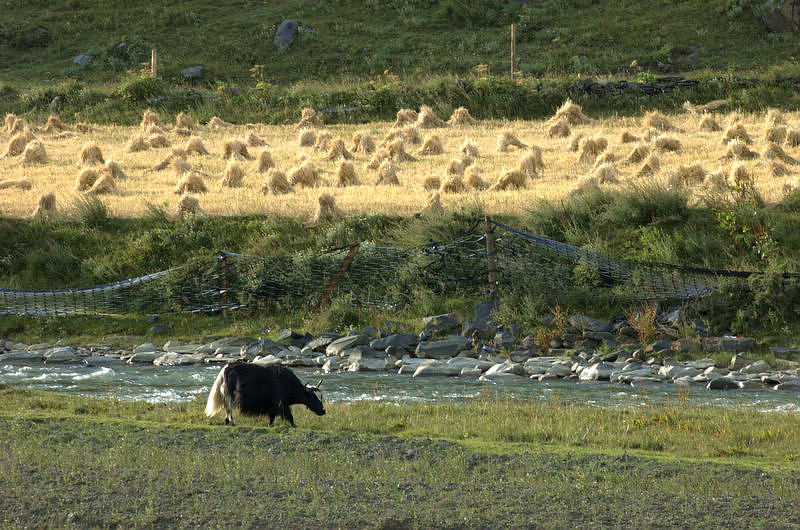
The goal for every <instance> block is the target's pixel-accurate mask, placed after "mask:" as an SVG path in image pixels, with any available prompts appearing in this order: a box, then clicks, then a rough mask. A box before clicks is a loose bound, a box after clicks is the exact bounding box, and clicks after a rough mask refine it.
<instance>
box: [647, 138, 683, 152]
mask: <svg viewBox="0 0 800 530" xmlns="http://www.w3.org/2000/svg"><path fill="white" fill-rule="evenodd" d="M653 145H654V146H655V148H656V149H658V150H659V151H669V152H671V153H676V152H678V151H680V150H681V141H680V140H678V139H677V138H674V137H672V136H667V135H664V134H662V135H661V136H658V137H657V138H656V139H655V140H653Z"/></svg>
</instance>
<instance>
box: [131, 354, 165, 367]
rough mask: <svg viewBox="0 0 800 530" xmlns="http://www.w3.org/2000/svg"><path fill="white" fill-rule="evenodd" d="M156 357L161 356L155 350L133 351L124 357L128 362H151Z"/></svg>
mask: <svg viewBox="0 0 800 530" xmlns="http://www.w3.org/2000/svg"><path fill="white" fill-rule="evenodd" d="M158 357H161V352H157V351H140V352H135V353H134V354H133V355H130V356H128V357H127V358H126V360H127V362H128V363H129V364H134V363H152V362H153V361H155V360H156V359H157V358H158Z"/></svg>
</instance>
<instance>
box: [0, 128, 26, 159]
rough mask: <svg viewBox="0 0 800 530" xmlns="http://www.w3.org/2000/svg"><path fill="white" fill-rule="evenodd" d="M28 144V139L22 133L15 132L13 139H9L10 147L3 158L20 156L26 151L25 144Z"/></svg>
mask: <svg viewBox="0 0 800 530" xmlns="http://www.w3.org/2000/svg"><path fill="white" fill-rule="evenodd" d="M26 145H28V139H27V138H26V137H25V135H24V134H22V133H17V134H15V135H14V136H13V137H12V138H11V140H9V141H8V148H6V153H5V154H4V155H3V158H8V157H12V156H19V155H21V154H22V153H24V152H25V146H26Z"/></svg>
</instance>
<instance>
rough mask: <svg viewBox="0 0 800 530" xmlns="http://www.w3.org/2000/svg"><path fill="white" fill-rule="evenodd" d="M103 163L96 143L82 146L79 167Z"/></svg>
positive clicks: (101, 154) (103, 160)
mask: <svg viewBox="0 0 800 530" xmlns="http://www.w3.org/2000/svg"><path fill="white" fill-rule="evenodd" d="M105 162H106V161H105V159H104V158H103V152H102V151H100V148H99V147H98V146H97V144H96V143H94V142H90V143H88V144H86V145H85V146H83V150H81V164H80V165H81V166H84V167H86V166H94V165H102V164H105Z"/></svg>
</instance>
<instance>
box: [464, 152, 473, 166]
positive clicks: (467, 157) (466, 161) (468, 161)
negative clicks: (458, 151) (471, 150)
mask: <svg viewBox="0 0 800 530" xmlns="http://www.w3.org/2000/svg"><path fill="white" fill-rule="evenodd" d="M461 161H462V162H463V163H464V167H468V166H471V165H472V164H474V163H475V159H474V158H472V157H471V156H470V155H463V156H462V157H461Z"/></svg>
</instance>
